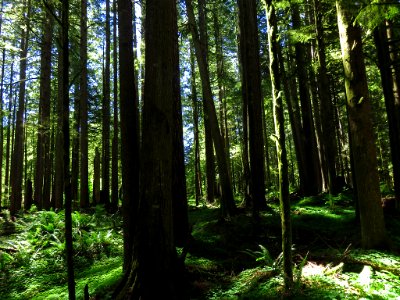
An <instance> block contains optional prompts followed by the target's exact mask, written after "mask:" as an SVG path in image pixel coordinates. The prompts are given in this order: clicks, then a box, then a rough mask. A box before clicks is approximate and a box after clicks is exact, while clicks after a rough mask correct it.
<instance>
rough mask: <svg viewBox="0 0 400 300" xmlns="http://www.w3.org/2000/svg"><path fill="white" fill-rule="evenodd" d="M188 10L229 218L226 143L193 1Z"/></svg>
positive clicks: (232, 207) (223, 205)
mask: <svg viewBox="0 0 400 300" xmlns="http://www.w3.org/2000/svg"><path fill="white" fill-rule="evenodd" d="M185 3H186V9H187V14H188V19H189V27H190V30H191V33H192V39H193V43H194V46H195V52H196V57H197V63H198V66H199V70H200V77H201V81H202V87H203V96H204V99H203V101H204V102H205V105H206V111H207V115H208V118H209V121H210V127H211V134H212V139H213V142H214V146H215V151H216V154H217V163H218V170H219V175H220V180H221V189H222V198H221V213H222V216H223V217H228V216H230V215H232V214H233V213H234V211H235V210H236V204H235V201H234V198H233V192H232V184H231V180H230V178H229V172H228V165H227V161H226V155H225V153H226V152H225V149H224V142H223V139H222V136H221V131H220V130H219V125H218V119H217V113H216V111H215V106H214V102H213V97H212V91H211V83H210V76H209V72H208V69H207V63H206V61H205V59H204V57H205V56H204V49H203V48H202V47H201V44H200V39H199V34H198V31H197V27H196V21H195V17H194V13H193V7H192V2H191V0H185Z"/></svg>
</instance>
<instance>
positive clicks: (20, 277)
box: [0, 206, 122, 299]
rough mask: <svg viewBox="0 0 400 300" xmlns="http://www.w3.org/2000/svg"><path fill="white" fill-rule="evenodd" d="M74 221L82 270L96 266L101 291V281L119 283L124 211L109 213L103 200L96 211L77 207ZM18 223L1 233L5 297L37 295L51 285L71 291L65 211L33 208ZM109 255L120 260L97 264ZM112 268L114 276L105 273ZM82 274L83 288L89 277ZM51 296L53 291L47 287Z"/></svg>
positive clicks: (78, 264)
mask: <svg viewBox="0 0 400 300" xmlns="http://www.w3.org/2000/svg"><path fill="white" fill-rule="evenodd" d="M72 222H73V240H74V262H75V269H76V270H77V272H78V274H79V273H80V272H81V270H86V272H87V270H92V272H95V273H96V274H97V275H96V276H98V280H99V281H96V279H95V278H94V279H93V280H94V281H93V286H98V287H99V291H100V290H102V289H104V286H103V287H101V285H102V284H103V285H104V284H111V282H114V283H115V280H118V278H119V276H120V274H121V268H120V266H121V265H122V262H121V260H122V258H121V256H122V240H121V234H120V224H121V219H120V216H119V215H109V214H107V213H106V211H105V209H104V207H100V206H99V207H96V209H95V211H94V212H93V214H87V213H81V212H74V213H73V214H72ZM0 225H3V224H0ZM16 225H17V226H15V228H16V229H15V230H17V234H11V235H9V236H6V237H2V239H0V249H7V250H8V252H4V251H0V271H1V272H0V274H1V275H0V280H1V281H2V282H5V283H6V284H5V286H4V287H3V285H1V287H0V298H2V297H3V296H5V295H9V296H7V299H34V298H35V297H36V296H35V295H37V294H38V293H42V292H43V291H46V290H48V288H47V287H48V286H52V287H55V289H59V290H63V293H65V295H67V289H66V284H65V283H66V261H65V242H64V227H65V225H64V211H59V212H54V211H35V209H32V210H31V213H29V214H25V215H24V216H21V217H20V218H18V219H17V222H16ZM3 227H4V226H3ZM116 257H117V260H116V261H115V258H116ZM109 260H114V261H115V262H114V263H113V264H111V265H110V267H107V266H106V265H107V264H106V265H102V266H101V267H99V266H97V269H96V270H94V269H92V268H94V266H96V265H98V264H99V263H101V262H102V261H109ZM91 266H93V267H91ZM111 266H112V267H111ZM88 268H89V269H88ZM108 269H109V270H110V272H111V271H112V274H113V278H110V277H109V276H110V274H104V273H103V274H101V272H102V271H103V272H105V271H106V270H108ZM117 273H118V275H117ZM3 274H4V275H3ZM9 274H12V276H9ZM32 274H35V276H32ZM3 276H4V277H3ZM87 276H88V277H90V276H92V277H93V276H94V275H93V274H88V275H87ZM103 277H104V278H103ZM27 278H28V279H27ZM79 278H80V277H79V276H78V281H79V283H78V286H80V285H81V287H80V288H81V289H82V291H83V286H84V284H85V283H83V282H82V280H83V279H79ZM107 282H108V283H107ZM22 284H23V285H22ZM5 287H7V289H5ZM52 293H53V294H54V295H58V296H57V299H60V297H61V296H60V295H61V294H60V293H59V292H55V291H54V290H53V291H52ZM47 297H48V298H51V297H52V296H51V294H50V293H48V294H47V296H46V298H47ZM43 298H44V297H43ZM43 298H41V299H43Z"/></svg>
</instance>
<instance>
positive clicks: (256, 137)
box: [238, 0, 266, 216]
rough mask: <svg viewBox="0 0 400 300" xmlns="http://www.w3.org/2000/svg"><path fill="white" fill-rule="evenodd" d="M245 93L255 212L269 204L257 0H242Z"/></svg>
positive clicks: (240, 15) (240, 17)
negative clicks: (267, 200) (266, 195)
mask: <svg viewBox="0 0 400 300" xmlns="http://www.w3.org/2000/svg"><path fill="white" fill-rule="evenodd" d="M238 7H239V28H240V56H241V60H240V61H241V65H242V68H241V70H242V73H243V75H242V90H243V92H242V95H243V101H244V102H245V104H244V105H247V114H248V122H249V125H248V134H249V151H250V152H249V153H250V157H249V158H250V175H251V180H250V181H251V184H250V188H251V189H250V191H251V198H252V204H253V214H254V216H257V215H258V212H259V210H260V209H265V208H266V201H265V164H264V163H265V162H264V135H263V125H262V124H263V119H262V95H261V71H260V59H259V41H258V27H257V8H256V1H255V0H238Z"/></svg>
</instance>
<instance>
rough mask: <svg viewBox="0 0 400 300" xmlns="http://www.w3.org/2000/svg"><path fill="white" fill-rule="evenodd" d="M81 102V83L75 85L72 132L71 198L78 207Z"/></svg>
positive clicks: (74, 205) (73, 204)
mask: <svg viewBox="0 0 400 300" xmlns="http://www.w3.org/2000/svg"><path fill="white" fill-rule="evenodd" d="M79 109H80V103H79V85H75V95H74V122H73V127H72V128H73V129H74V131H75V132H74V133H73V134H72V153H71V154H72V155H71V199H72V206H73V207H74V208H75V207H78V202H77V201H78V189H79V163H80V161H79V132H80V112H79Z"/></svg>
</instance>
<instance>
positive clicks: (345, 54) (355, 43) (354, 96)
mask: <svg viewBox="0 0 400 300" xmlns="http://www.w3.org/2000/svg"><path fill="white" fill-rule="evenodd" d="M356 7H357V4H356V3H352V4H350V3H349V2H347V1H344V0H343V1H336V10H337V17H338V27H339V34H340V46H341V49H342V61H343V68H344V75H345V86H346V98H347V110H348V119H349V127H350V136H351V139H350V148H351V151H352V154H353V162H354V168H353V170H354V177H355V181H356V182H355V183H356V185H357V199H358V202H359V210H360V221H361V239H362V246H363V247H365V248H376V247H382V246H386V242H387V236H386V230H385V222H384V218H383V211H382V206H381V195H380V190H379V175H378V170H377V158H376V147H375V138H374V132H373V128H372V121H371V102H370V99H369V95H368V85H367V77H366V71H365V64H364V55H363V50H362V41H361V29H360V27H359V26H357V25H355V24H354V14H355V11H356Z"/></svg>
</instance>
